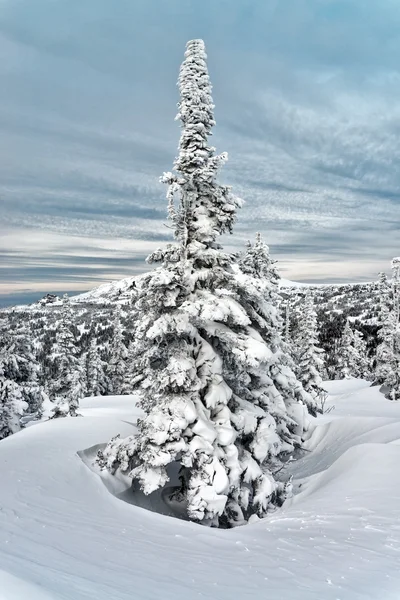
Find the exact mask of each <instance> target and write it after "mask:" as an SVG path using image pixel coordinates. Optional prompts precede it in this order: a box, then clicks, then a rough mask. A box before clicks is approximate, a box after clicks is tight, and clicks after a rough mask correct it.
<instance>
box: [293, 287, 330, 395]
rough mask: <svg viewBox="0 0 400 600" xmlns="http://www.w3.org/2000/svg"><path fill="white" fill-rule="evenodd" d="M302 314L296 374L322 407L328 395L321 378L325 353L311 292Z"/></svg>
mask: <svg viewBox="0 0 400 600" xmlns="http://www.w3.org/2000/svg"><path fill="white" fill-rule="evenodd" d="M301 312H302V318H301V319H300V321H299V326H298V330H297V335H296V367H297V368H296V372H297V375H298V377H299V379H300V381H301V382H302V384H303V387H304V389H305V390H306V391H307V392H309V393H310V394H311V396H312V397H313V398H314V399H315V401H316V402H317V403H318V405H319V406H320V407H322V406H323V404H324V400H325V399H326V395H327V393H326V390H325V389H324V387H323V384H322V377H321V374H322V373H323V372H324V370H325V365H324V351H323V350H322V348H321V347H320V345H319V340H318V324H317V315H316V312H315V307H314V298H313V295H312V293H311V291H308V292H307V293H306V295H305V297H304V302H303V303H302V311H301Z"/></svg>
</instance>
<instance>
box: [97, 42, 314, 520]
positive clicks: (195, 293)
mask: <svg viewBox="0 0 400 600" xmlns="http://www.w3.org/2000/svg"><path fill="white" fill-rule="evenodd" d="M179 88H180V93H181V102H180V104H179V115H178V117H179V118H180V120H181V123H182V135H181V139H180V147H179V149H180V152H179V156H178V158H177V160H176V162H175V165H174V166H175V171H176V173H177V174H172V173H166V174H165V175H164V177H163V181H164V182H166V183H168V185H169V191H168V203H169V218H170V220H171V222H172V224H173V228H174V231H175V238H176V240H177V241H178V244H177V245H169V246H167V247H166V248H165V249H164V250H158V251H156V252H155V253H154V254H153V255H151V256H150V257H149V262H151V263H158V264H159V265H161V266H159V267H158V268H157V269H156V270H154V271H152V272H151V273H149V274H147V275H146V276H144V277H143V278H142V280H141V282H140V285H139V286H138V289H137V297H136V298H137V299H136V303H135V311H136V314H137V315H138V316H139V319H138V323H137V328H136V331H135V338H134V342H133V344H134V345H133V348H132V349H131V357H132V368H131V372H132V373H136V376H135V377H134V380H133V382H132V383H133V386H132V387H133V388H134V389H135V390H137V391H138V392H139V393H140V396H141V400H140V406H141V408H142V409H143V411H144V413H145V416H144V418H143V419H141V420H139V421H138V428H139V432H138V434H137V435H133V436H131V437H129V438H126V439H120V438H119V437H118V436H117V437H116V438H113V440H111V441H110V443H109V444H108V446H107V447H106V449H105V450H104V452H102V453H100V455H99V462H100V464H101V465H102V466H106V467H107V468H108V469H109V470H110V471H111V472H115V471H116V470H117V469H120V470H121V471H122V472H124V473H129V474H130V475H131V477H132V478H133V479H134V480H138V481H139V482H140V485H141V487H142V489H143V490H144V492H145V493H146V494H149V493H151V492H152V491H154V490H156V489H158V488H160V487H163V486H165V484H166V483H167V481H168V480H169V473H168V467H169V465H171V463H173V462H178V463H179V465H180V476H181V487H180V488H179V490H176V491H175V498H176V499H182V500H184V501H185V503H186V505H187V511H188V515H189V517H190V518H191V519H193V520H196V521H201V522H203V523H206V524H209V525H220V526H230V525H233V524H240V523H243V522H244V520H245V518H246V516H247V515H248V514H251V513H252V512H257V513H258V514H259V515H260V516H263V515H264V514H265V512H266V511H267V509H268V508H269V507H270V506H272V505H274V504H277V503H280V502H281V501H282V500H283V499H284V497H285V494H286V492H287V485H286V484H282V483H278V482H277V481H275V479H274V476H273V474H272V469H271V464H273V463H274V461H275V460H276V457H277V456H279V455H280V453H282V451H287V452H289V451H292V450H293V449H294V447H295V446H298V445H300V444H301V440H302V435H303V432H304V428H305V427H306V422H305V417H306V406H305V404H306V403H309V404H310V406H311V407H313V406H314V405H313V401H312V399H311V397H310V396H309V395H308V394H306V393H305V392H304V390H303V388H302V386H301V384H300V383H299V382H298V381H297V379H296V377H295V376H294V374H293V372H292V371H291V370H290V368H289V367H288V366H287V365H286V364H285V362H284V360H283V356H282V352H281V351H280V333H279V331H277V327H276V325H277V321H278V311H277V309H276V306H275V305H274V304H273V303H272V301H270V299H271V298H273V297H274V295H275V294H276V290H275V288H274V283H273V282H271V281H270V280H269V278H268V277H267V278H266V281H265V282H264V283H262V281H261V279H260V277H255V276H254V273H255V271H257V270H259V271H260V272H261V270H262V269H264V268H266V266H265V264H264V262H263V261H265V260H266V256H264V258H263V259H262V260H261V266H260V267H259V262H258V258H259V255H260V254H262V252H264V251H265V247H262V248H261V240H257V243H256V246H257V248H254V247H253V248H249V249H248V256H247V258H246V259H245V260H243V261H242V265H241V269H239V268H238V267H237V266H236V265H235V264H234V258H233V257H232V256H230V255H228V254H225V253H224V252H223V251H222V250H221V247H220V246H219V244H218V243H217V237H218V236H219V235H221V234H222V233H224V232H231V230H232V226H233V223H234V221H235V214H236V209H237V208H238V207H239V206H240V205H241V202H240V200H239V199H237V198H236V197H235V196H233V195H232V194H231V192H230V188H229V187H227V186H224V185H220V184H219V183H218V182H217V179H216V176H217V173H218V170H219V168H220V167H221V166H222V164H223V163H224V162H225V160H226V158H227V157H226V155H225V154H222V155H220V156H216V155H215V154H214V152H215V149H214V148H212V147H210V146H209V144H208V136H209V135H211V129H212V126H213V125H214V116H213V103H212V98H211V85H210V82H209V77H208V72H207V65H206V54H205V48H204V43H203V42H202V41H201V40H193V41H191V42H189V43H188V45H187V51H186V54H185V60H184V62H183V65H182V67H181V71H180V75H179ZM176 200H177V204H176ZM250 258H251V260H250ZM269 268H271V265H270V266H269ZM245 270H247V272H246V273H245V272H243V271H245ZM269 273H271V271H269Z"/></svg>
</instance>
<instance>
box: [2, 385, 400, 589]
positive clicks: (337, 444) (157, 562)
mask: <svg viewBox="0 0 400 600" xmlns="http://www.w3.org/2000/svg"><path fill="white" fill-rule="evenodd" d="M326 386H327V387H328V391H329V394H330V396H329V400H328V405H334V406H335V409H334V410H332V411H331V412H330V413H328V414H325V415H323V416H322V417H319V418H318V419H317V420H316V422H315V426H314V428H313V432H312V433H311V434H310V437H309V439H308V441H307V443H306V449H307V450H312V452H308V451H305V452H304V455H303V456H302V458H300V459H299V460H297V461H292V462H289V463H288V466H287V470H286V472H287V474H289V473H291V474H293V477H294V488H295V495H294V497H293V498H292V499H291V500H289V501H288V502H287V503H286V504H285V505H284V506H283V508H282V509H280V510H277V511H276V512H275V513H272V514H270V516H269V517H267V518H266V519H263V520H262V521H258V522H254V523H252V524H250V525H247V526H245V527H241V528H236V529H232V530H218V529H209V528H206V527H202V526H199V525H196V524H193V523H190V522H187V521H183V520H179V519H174V518H171V517H169V516H165V515H161V514H158V513H155V512H150V511H149V510H145V509H143V508H140V507H138V506H134V505H131V504H128V503H127V502H123V501H122V500H121V499H119V498H116V497H115V495H114V493H117V492H120V491H122V489H123V487H124V485H123V482H122V483H121V488H120V490H118V489H117V488H116V489H115V490H114V491H113V493H110V491H109V489H107V487H106V486H105V485H104V483H103V482H102V481H101V479H100V477H99V476H98V475H96V474H95V473H94V472H93V471H92V470H91V469H89V468H88V467H87V466H86V464H84V461H83V460H82V458H83V459H85V457H87V456H89V454H90V452H91V450H90V449H91V448H92V447H93V446H96V445H98V444H103V443H104V442H106V441H107V440H108V439H109V438H110V437H111V436H112V435H114V434H116V433H118V432H120V433H121V435H123V436H125V435H129V434H130V433H131V432H132V430H133V423H134V421H135V419H136V418H137V416H138V410H137V409H136V408H135V399H134V397H130V396H126V397H122V396H120V397H106V398H88V399H85V400H84V401H83V402H82V410H81V412H82V414H83V415H84V418H75V419H73V418H66V419H58V420H54V421H51V422H47V423H43V424H40V425H35V426H32V427H29V428H27V429H25V430H24V431H22V432H20V433H17V434H15V435H13V436H10V437H8V438H6V439H5V440H3V441H1V442H0V599H1V600H17V599H18V600H20V599H25V598H26V599H28V598H29V599H31V598H32V600H49V599H54V600H59V599H65V600H84V599H89V598H90V599H92V598H93V599H96V600H110V599H111V598H112V599H113V600H125V599H126V600H127V599H128V598H129V599H130V600H132V598H135V600H136V599H137V600H149V599H152V600H153V599H154V600H156V599H157V600H159V599H162V600H188V599H192V598H203V599H210V600H211V599H213V600H228V599H229V600H232V598H240V599H241V600H243V599H254V600H260V599H263V598H268V599H273V600H275V599H279V600H314V599H315V600H350V599H351V600H369V599H371V600H397V599H398V598H399V596H400V472H399V469H398V464H399V461H400V446H399V440H400V405H398V404H397V403H392V402H389V401H388V400H386V399H384V397H383V396H382V394H380V392H379V390H378V388H376V387H375V388H370V387H369V384H368V383H367V382H363V381H361V380H344V381H334V382H328V383H327V384H326ZM78 452H79V453H80V455H78Z"/></svg>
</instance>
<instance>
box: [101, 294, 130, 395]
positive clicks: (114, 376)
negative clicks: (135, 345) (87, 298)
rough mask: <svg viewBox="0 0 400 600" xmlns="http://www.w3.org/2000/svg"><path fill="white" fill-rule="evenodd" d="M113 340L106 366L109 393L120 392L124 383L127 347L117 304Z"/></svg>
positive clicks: (119, 308)
mask: <svg viewBox="0 0 400 600" xmlns="http://www.w3.org/2000/svg"><path fill="white" fill-rule="evenodd" d="M113 327H114V328H113V340H112V344H111V349H110V358H109V361H108V365H107V368H106V375H107V377H108V382H109V384H108V390H109V393H110V394H116V395H118V394H121V393H122V387H123V383H124V377H125V370H126V359H127V356H128V351H127V348H126V346H125V344H124V338H123V330H122V322H121V307H120V305H119V304H117V306H116V309H115V316H114V326H113Z"/></svg>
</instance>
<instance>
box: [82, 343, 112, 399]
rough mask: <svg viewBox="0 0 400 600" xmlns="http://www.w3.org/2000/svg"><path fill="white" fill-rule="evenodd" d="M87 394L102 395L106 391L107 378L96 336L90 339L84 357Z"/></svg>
mask: <svg viewBox="0 0 400 600" xmlns="http://www.w3.org/2000/svg"><path fill="white" fill-rule="evenodd" d="M86 374H87V384H86V391H87V394H88V396H102V395H103V394H105V393H106V391H107V379H106V376H105V373H104V363H103V361H102V359H101V356H100V352H99V348H98V345H97V342H96V338H95V337H94V336H93V337H92V339H91V340H90V346H89V350H88V353H87V357H86Z"/></svg>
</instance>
